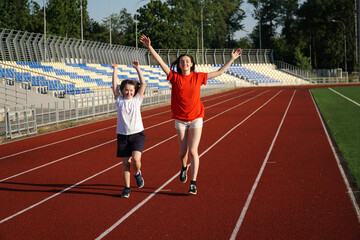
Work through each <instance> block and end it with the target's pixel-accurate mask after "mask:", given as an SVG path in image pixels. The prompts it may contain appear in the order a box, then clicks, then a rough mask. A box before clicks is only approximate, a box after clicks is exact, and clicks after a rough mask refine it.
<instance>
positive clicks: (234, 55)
mask: <svg viewBox="0 0 360 240" xmlns="http://www.w3.org/2000/svg"><path fill="white" fill-rule="evenodd" d="M241 54H242V50H241V48H238V49H236V51H235V50H233V51H232V53H231V58H230V59H229V61H227V63H226V64H225V65H223V66H222V67H221V68H219V70H217V71H215V72H210V73H208V79H210V78H215V77H218V76H220V75H221V74H223V73H224V72H225V71H226V70H227V69H228V68H229V67H230V65H231V64H232V63H233V62H234V60H235V59H237V58H238V57H240V56H241Z"/></svg>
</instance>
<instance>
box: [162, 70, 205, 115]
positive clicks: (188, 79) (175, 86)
mask: <svg viewBox="0 0 360 240" xmlns="http://www.w3.org/2000/svg"><path fill="white" fill-rule="evenodd" d="M207 76H208V74H207V73H201V72H200V73H198V72H190V74H189V75H187V76H185V75H182V74H179V73H177V72H174V71H173V70H171V71H170V73H169V76H168V81H169V82H170V83H171V85H172V88H171V110H172V114H173V115H172V118H175V119H179V120H181V121H193V120H195V119H197V118H200V117H202V118H203V117H204V112H205V109H204V105H203V104H202V102H201V100H200V90H201V85H203V84H204V85H206V80H207Z"/></svg>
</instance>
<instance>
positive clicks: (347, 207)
mask: <svg viewBox="0 0 360 240" xmlns="http://www.w3.org/2000/svg"><path fill="white" fill-rule="evenodd" d="M203 103H204V105H205V107H206V110H205V114H206V117H205V122H204V130H203V135H202V139H201V143H200V147H199V154H200V171H199V175H198V181H197V185H198V194H197V195H195V196H188V195H187V191H188V188H189V181H188V182H187V183H186V184H182V183H180V181H179V180H178V174H179V170H180V161H179V160H178V158H177V154H178V145H177V139H176V137H175V130H174V126H173V125H174V123H173V121H172V120H170V117H171V114H170V111H169V106H166V107H160V108H156V109H152V110H147V111H143V113H142V115H143V121H144V125H145V133H146V136H147V141H146V144H145V151H144V154H143V158H142V172H143V176H144V179H145V186H144V188H142V189H137V188H136V187H135V186H134V184H135V181H134V179H132V182H131V184H132V191H131V196H130V198H129V199H121V198H119V195H120V194H121V191H122V189H123V179H122V166H121V163H120V162H119V161H118V160H117V159H116V158H115V157H114V156H115V152H116V140H115V138H116V135H115V124H116V119H110V120H106V121H101V122H96V123H92V124H87V125H83V126H79V127H75V128H71V129H66V130H62V131H58V132H54V133H50V134H44V135H40V136H36V137H31V138H27V139H24V140H19V141H15V142H11V143H8V144H3V145H0V167H1V173H0V194H1V195H0V196H1V198H0V209H1V211H0V239H2V240H4V239H360V224H359V216H358V213H357V211H358V206H357V205H356V204H354V201H352V194H351V193H350V192H349V187H348V186H347V184H346V180H345V179H344V177H343V173H342V168H341V167H339V163H338V161H339V160H338V158H337V157H336V155H335V154H334V150H333V146H332V145H331V143H330V142H331V141H330V140H329V137H328V135H327V133H326V130H325V127H324V126H323V123H322V121H321V119H320V117H319V114H318V112H317V108H316V106H315V104H314V101H313V99H312V97H311V94H310V91H309V89H307V88H243V89H237V90H233V91H229V92H225V93H221V94H216V95H212V96H208V97H205V98H203ZM189 176H190V174H189Z"/></svg>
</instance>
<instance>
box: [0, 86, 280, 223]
mask: <svg viewBox="0 0 360 240" xmlns="http://www.w3.org/2000/svg"><path fill="white" fill-rule="evenodd" d="M261 94H262V93H261ZM261 94H259V95H258V96H260V95H261ZM276 95H277V94H276ZM276 95H275V96H276ZM265 104H266V103H265ZM256 111H257V110H256ZM223 113H224V112H222V114H223ZM219 115H221V114H219ZM175 137H176V134H175V135H173V136H171V137H169V138H167V139H165V140H163V141H161V142H159V143H157V144H155V145H153V146H151V147H150V148H147V149H145V150H144V151H143V153H145V152H147V151H149V150H151V149H153V148H155V147H157V146H159V145H161V144H163V143H165V142H167V141H169V140H171V139H173V138H175ZM112 141H116V139H114V140H111V141H109V142H107V143H110V142H112ZM107 143H103V144H102V145H105V144H107ZM94 148H95V147H94ZM84 151H85V150H84ZM201 156H202V155H200V156H199V157H201ZM120 164H121V162H120V163H117V164H115V165H113V166H111V167H109V168H107V169H105V170H103V171H101V172H99V173H96V174H94V175H92V176H90V177H88V178H86V179H84V180H82V181H80V182H78V183H76V184H74V185H72V186H70V187H68V188H66V189H63V190H62V191H60V192H58V193H55V194H53V195H51V196H49V197H48V198H46V199H44V200H42V201H40V202H37V203H35V204H33V205H31V206H29V207H27V208H25V209H23V210H21V211H19V212H17V213H15V214H13V215H11V216H9V217H7V218H4V219H2V220H0V224H2V223H4V222H6V221H8V220H10V219H12V218H14V217H16V216H18V215H20V214H22V213H24V212H27V211H29V210H30V209H32V208H34V207H36V206H38V205H40V204H42V203H44V202H47V201H49V200H50V199H52V198H54V197H56V196H58V195H59V194H61V193H64V192H66V191H68V190H70V189H72V188H74V187H76V186H78V185H80V184H82V183H84V182H86V181H88V180H90V179H92V178H94V177H96V176H98V175H100V174H102V173H105V172H107V171H108V170H110V169H112V168H114V167H116V166H118V165H120ZM175 177H176V175H175ZM171 181H172V180H171ZM171 181H170V182H171ZM166 185H167V184H166ZM166 185H163V186H164V187H165V186H166ZM162 188H163V187H161V189H160V190H162ZM150 196H151V195H150Z"/></svg>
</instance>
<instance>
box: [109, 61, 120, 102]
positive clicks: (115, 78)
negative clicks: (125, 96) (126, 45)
mask: <svg viewBox="0 0 360 240" xmlns="http://www.w3.org/2000/svg"><path fill="white" fill-rule="evenodd" d="M111 67H112V68H114V71H113V75H112V85H113V93H114V98H115V99H117V98H118V97H119V95H120V92H119V90H118V88H117V83H116V82H117V80H118V75H117V70H118V66H117V65H116V63H113V64H111Z"/></svg>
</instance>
